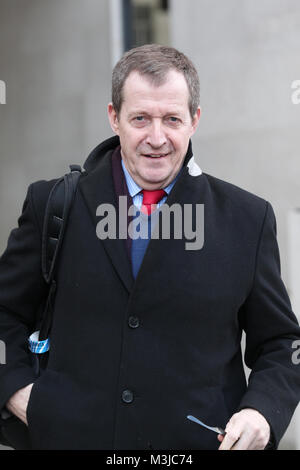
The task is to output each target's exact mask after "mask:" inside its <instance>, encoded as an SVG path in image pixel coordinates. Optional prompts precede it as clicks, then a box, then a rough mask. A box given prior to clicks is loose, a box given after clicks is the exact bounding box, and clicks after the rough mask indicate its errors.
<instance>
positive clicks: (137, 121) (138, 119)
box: [132, 116, 147, 127]
mask: <svg viewBox="0 0 300 470" xmlns="http://www.w3.org/2000/svg"><path fill="white" fill-rule="evenodd" d="M132 123H133V125H134V126H137V127H142V126H145V125H146V124H147V118H146V117H145V116H135V117H134V118H133V119H132Z"/></svg>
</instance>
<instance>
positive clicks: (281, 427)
mask: <svg viewBox="0 0 300 470" xmlns="http://www.w3.org/2000/svg"><path fill="white" fill-rule="evenodd" d="M108 115H109V120H110V124H111V127H112V129H113V131H114V132H115V134H116V137H114V138H111V139H109V140H107V141H105V142H104V143H102V144H100V145H99V146H98V147H97V148H96V149H95V150H94V151H93V152H92V153H91V155H90V156H89V158H88V159H87V161H86V163H85V166H84V168H85V170H86V171H85V173H84V174H83V175H82V177H81V180H80V182H79V187H78V190H77V193H76V198H75V201H74V204H73V207H72V212H71V214H70V218H69V221H68V228H67V231H66V233H65V238H64V244H63V247H62V252H61V254H60V261H59V269H58V273H57V291H56V298H55V305H54V312H53V326H52V329H51V334H50V341H51V346H50V355H49V362H48V366H47V369H46V370H45V371H44V372H43V373H42V374H41V375H40V376H39V377H36V375H35V373H34V371H33V369H32V366H31V363H30V357H29V353H28V350H27V347H26V343H27V337H28V335H29V334H30V333H31V332H32V331H33V329H34V326H35V320H36V319H35V316H36V312H37V311H38V307H39V305H40V304H41V303H42V302H43V299H44V298H45V293H46V286H45V285H44V282H43V279H42V276H41V268H40V252H41V246H40V240H41V223H42V222H41V220H39V217H38V216H37V205H38V204H40V201H41V199H42V200H45V201H46V199H47V198H46V196H47V195H48V194H49V192H50V190H51V188H52V187H53V184H54V183H55V181H50V182H38V183H35V184H33V185H31V186H30V188H29V190H28V195H27V198H26V201H25V204H24V207H23V213H22V216H21V218H20V220H19V228H18V229H16V230H14V231H13V232H12V234H11V237H10V240H9V243H8V247H7V250H6V251H5V253H4V254H3V256H2V259H1V264H0V305H1V334H0V337H1V340H3V341H5V344H6V345H7V363H6V365H2V366H1V381H0V387H1V388H0V390H1V392H0V407H2V408H4V407H5V405H6V409H8V410H9V411H10V412H12V413H13V414H15V415H16V416H17V417H19V419H20V420H21V421H23V422H24V423H25V424H26V425H28V429H29V436H30V443H31V444H30V445H31V446H32V448H34V449H118V450H122V449H218V448H220V449H264V448H265V447H266V446H269V447H273V448H276V447H277V446H278V443H279V441H280V439H281V437H282V435H283V433H284V432H285V430H286V428H287V426H288V424H289V422H290V419H291V417H292V414H293V412H294V410H295V407H296V406H297V404H298V401H299V392H300V376H299V369H298V367H297V365H295V364H293V361H292V353H293V351H294V350H293V342H294V341H295V340H297V339H299V336H300V330H299V326H298V324H297V321H296V318H295V316H294V314H293V313H292V311H291V306H290V302H289V299H288V296H287V293H286V290H285V287H284V285H283V283H282V280H281V278H280V267H279V255H278V247H277V243H276V233H275V232H276V228H275V217H274V213H273V210H272V208H271V206H270V204H269V203H268V202H266V201H264V200H263V199H261V198H259V197H257V196H255V195H253V194H250V193H248V192H246V191H244V190H242V189H240V188H237V187H236V186H233V185H231V184H229V183H225V182H223V181H221V180H218V179H216V178H214V177H212V176H210V175H207V174H204V173H203V172H202V171H201V169H200V168H199V166H198V165H197V164H196V162H195V160H194V157H193V154H192V148H191V141H190V139H191V137H192V135H193V134H194V132H195V131H196V128H197V125H198V122H199V118H200V107H199V81H198V75H197V72H196V70H195V68H194V66H193V64H192V63H191V62H190V60H189V59H187V58H186V57H185V56H184V55H183V54H181V53H180V52H178V51H176V50H175V49H172V48H167V47H162V46H158V45H147V46H143V47H141V48H136V49H133V50H131V51H129V52H128V53H126V54H125V55H124V57H123V58H122V59H121V60H120V62H119V63H118V64H117V65H116V67H115V69H114V72H113V88H112V103H110V104H109V106H108ZM162 190H163V191H162ZM121 196H123V197H124V196H126V198H127V199H126V200H127V201H128V204H127V206H126V208H129V209H130V208H131V209H130V210H129V211H128V213H127V214H126V224H127V227H129V226H130V224H131V223H132V222H134V220H136V219H135V217H140V216H141V218H140V219H139V221H140V228H141V227H142V225H143V224H145V226H146V230H148V229H149V227H150V228H151V230H152V225H149V224H151V223H153V227H154V229H155V228H156V227H157V224H158V220H157V219H156V222H155V221H154V222H152V215H153V214H159V213H160V211H162V210H163V208H164V207H167V206H169V207H171V206H172V205H175V204H177V207H181V208H185V207H187V206H189V207H191V209H192V210H191V212H188V214H189V216H188V217H187V216H186V212H182V214H183V218H184V217H185V218H186V217H187V219H188V220H183V221H182V226H185V227H186V225H184V224H188V223H189V222H191V220H190V218H191V217H192V218H193V220H194V222H195V223H196V226H197V227H198V229H199V226H200V225H201V224H202V222H203V219H201V220H199V219H197V218H196V220H195V210H196V208H197V207H199V206H202V207H204V225H203V224H202V227H201V228H202V230H203V232H204V241H203V243H202V244H200V246H199V243H198V245H197V246H194V247H190V249H187V244H186V243H187V238H188V237H187V236H186V232H184V233H182V231H181V234H182V236H181V237H178V236H176V234H177V235H178V230H177V229H178V227H175V226H171V230H170V233H172V234H173V237H172V236H170V237H169V238H168V237H167V238H162V237H157V238H155V237H153V238H152V239H151V240H149V238H148V239H147V237H144V238H143V237H136V236H131V237H130V236H129V233H131V234H132V233H133V232H134V230H132V231H131V232H130V230H129V231H128V234H127V236H126V237H114V236H107V237H105V236H101V233H100V232H101V230H100V228H101V227H102V228H103V226H102V225H101V223H102V222H104V223H106V222H107V219H105V217H104V215H105V214H104V212H105V211H102V209H101V207H103V206H102V205H103V204H105V206H104V207H105V208H106V209H107V207H108V206H107V205H108V204H109V205H110V206H111V207H113V208H115V209H116V210H117V213H118V214H119V215H120V216H121V218H122V220H124V210H123V209H124V207H123V206H122V207H123V209H122V210H121V203H120V204H119V202H120V200H121V199H120V197H121ZM132 203H133V206H132ZM151 204H152V206H151ZM99 208H100V209H99ZM132 208H134V209H135V208H138V212H136V211H135V212H134V211H132ZM193 211H194V212H193ZM121 212H122V214H121ZM142 214H143V215H142ZM191 214H194V215H191ZM197 214H198V212H197V211H196V215H197ZM100 215H102V216H103V217H102V219H101V218H99V216H100ZM101 221H102V222H101ZM163 221H164V220H163ZM194 222H193V223H194ZM99 223H100V225H99ZM104 225H105V224H104ZM120 225H121V222H120ZM182 226H181V227H179V228H182ZM194 226H195V224H194ZM127 227H126V228H127ZM197 227H196V229H197ZM123 228H124V227H123ZM108 232H109V230H108ZM147 233H148V232H147ZM149 233H151V231H150V232H149ZM152 233H153V232H152ZM194 233H196V232H194ZM102 235H103V234H102ZM108 235H109V233H108ZM243 330H244V331H245V332H246V338H247V340H246V351H245V360H246V363H247V365H248V366H249V367H250V368H251V369H252V373H251V375H250V379H249V383H248V384H247V383H246V380H245V374H244V369H243V363H242V354H241V344H240V342H241V334H242V331H243ZM188 415H193V416H195V417H197V418H199V419H200V420H203V421H204V422H205V423H206V424H208V425H212V426H220V427H224V428H225V431H226V434H225V437H224V436H221V435H219V436H217V434H214V433H213V432H211V431H209V430H207V429H206V428H204V427H201V426H199V425H196V424H195V423H193V422H191V421H190V420H188V419H187V416H188ZM220 442H221V444H220Z"/></svg>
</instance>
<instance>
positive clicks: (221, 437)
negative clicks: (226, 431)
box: [218, 434, 224, 442]
mask: <svg viewBox="0 0 300 470" xmlns="http://www.w3.org/2000/svg"><path fill="white" fill-rule="evenodd" d="M223 439H224V435H223V434H218V441H219V442H222V441H223Z"/></svg>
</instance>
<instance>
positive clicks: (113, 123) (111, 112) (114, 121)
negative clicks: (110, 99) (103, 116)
mask: <svg viewBox="0 0 300 470" xmlns="http://www.w3.org/2000/svg"><path fill="white" fill-rule="evenodd" d="M107 112H108V119H109V123H110V127H111V128H112V130H113V131H114V133H115V134H117V135H119V120H118V116H117V113H116V111H115V108H114V107H113V104H112V103H109V105H108V107H107Z"/></svg>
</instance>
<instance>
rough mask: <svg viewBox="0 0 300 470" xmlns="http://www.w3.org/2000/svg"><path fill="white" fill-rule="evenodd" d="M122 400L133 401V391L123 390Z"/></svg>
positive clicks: (125, 401)
mask: <svg viewBox="0 0 300 470" xmlns="http://www.w3.org/2000/svg"><path fill="white" fill-rule="evenodd" d="M122 400H123V402H124V403H132V402H133V393H132V391H131V390H124V391H123V392H122Z"/></svg>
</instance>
